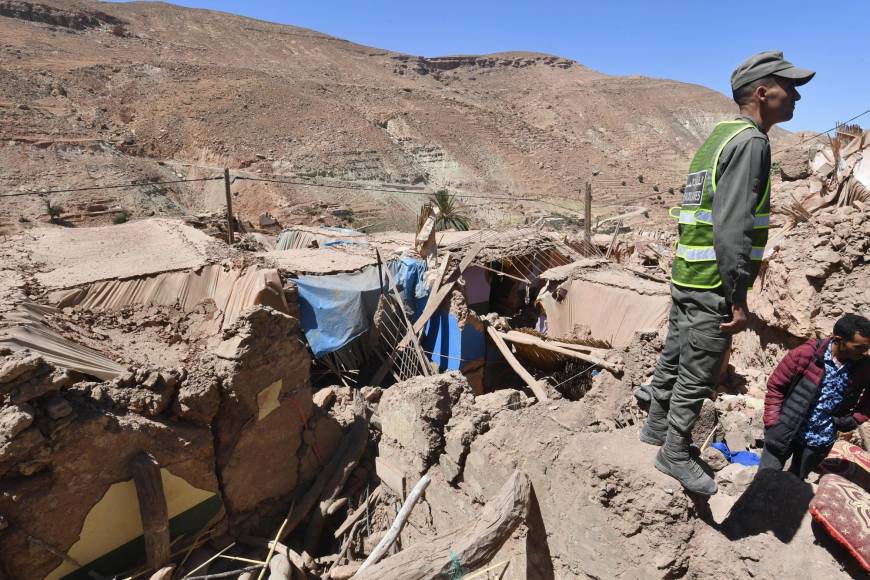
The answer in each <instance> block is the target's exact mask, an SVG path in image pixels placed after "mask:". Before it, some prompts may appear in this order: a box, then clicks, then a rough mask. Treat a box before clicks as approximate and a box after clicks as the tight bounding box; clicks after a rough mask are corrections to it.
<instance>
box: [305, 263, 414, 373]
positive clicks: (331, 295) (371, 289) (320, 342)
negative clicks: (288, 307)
mask: <svg viewBox="0 0 870 580" xmlns="http://www.w3.org/2000/svg"><path fill="white" fill-rule="evenodd" d="M383 267H384V268H385V269H389V271H390V274H391V275H392V277H393V279H394V280H395V281H396V286H397V287H398V290H399V293H400V294H401V295H402V299H403V301H404V302H405V304H406V310H407V311H409V312H411V313H413V312H414V310H415V308H416V307H417V304H418V302H419V300H420V299H421V298H425V297H426V295H427V292H428V291H427V290H426V288H425V287H424V286H423V282H422V280H423V274H424V273H425V272H426V263H425V262H424V261H422V260H415V259H413V258H402V259H400V260H392V261H389V262H386V263H385V264H384V265H383ZM383 278H384V279H383V290H384V291H387V290H388V287H387V286H388V277H387V275H386V273H384V276H383ZM295 282H296V286H297V287H298V288H299V318H300V324H301V325H302V330H303V332H305V338H306V339H307V340H308V345H309V346H310V347H311V351H312V352H313V353H314V356H315V357H321V356H323V355H325V354H328V353H330V352H335V351H337V350H338V349H340V348H342V347H343V346H345V345H347V344H348V343H350V342H351V341H352V340H354V339H355V338H357V337H358V336H360V335H362V334H363V333H365V332H366V331H367V330H368V329H369V327H370V326H371V323H372V319H373V318H374V314H375V310H377V307H378V298H379V297H380V295H381V291H382V289H381V285H382V282H381V280H379V277H378V267H377V266H369V267H367V268H365V269H363V270H360V271H359V272H350V273H341V274H330V275H326V276H300V277H299V278H297V279H296V280H295Z"/></svg>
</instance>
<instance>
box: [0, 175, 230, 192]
mask: <svg viewBox="0 0 870 580" xmlns="http://www.w3.org/2000/svg"><path fill="white" fill-rule="evenodd" d="M218 179H223V177H222V176H221V177H202V178H199V179H176V180H173V181H149V182H146V183H122V184H117V185H95V186H91V187H75V188H71V189H48V190H45V191H22V192H19V193H6V194H3V195H0V197H19V196H22V195H49V194H52V193H71V192H74V191H94V190H99V189H123V188H126V187H145V186H147V185H171V184H173V183H193V182H195V181H215V180H218Z"/></svg>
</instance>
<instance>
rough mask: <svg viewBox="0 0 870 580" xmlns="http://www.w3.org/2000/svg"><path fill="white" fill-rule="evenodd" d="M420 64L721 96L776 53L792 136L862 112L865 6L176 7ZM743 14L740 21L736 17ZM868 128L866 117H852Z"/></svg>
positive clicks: (679, 1)
mask: <svg viewBox="0 0 870 580" xmlns="http://www.w3.org/2000/svg"><path fill="white" fill-rule="evenodd" d="M174 3H175V4H180V5H183V6H191V7H197V8H208V9H212V10H220V11H223V12H232V13H235V14H242V15H245V16H250V17H252V18H258V19H262V20H268V21H271V22H279V23H283V24H292V25H295V26H302V27H305V28H311V29H314V30H317V31H319V32H323V33H326V34H330V35H332V36H336V37H339V38H344V39H347V40H351V41H353V42H357V43H359V44H364V45H368V46H373V47H378V48H384V49H389V50H394V51H398V52H405V53H410V54H414V55H422V56H443V55H450V54H484V53H491V52H502V51H511V50H524V51H536V52H545V53H550V54H555V55H558V56H563V57H568V58H572V59H574V60H576V61H578V62H579V63H581V64H584V65H586V66H589V67H591V68H593V69H596V70H598V71H601V72H603V73H606V74H611V75H645V76H652V77H661V78H670V79H675V80H679V81H684V82H691V83H697V84H700V85H704V86H707V87H710V88H712V89H715V90H717V91H720V92H722V93H724V94H726V95H730V86H729V76H730V75H731V71H732V70H733V69H734V68H735V67H736V65H737V64H739V63H740V62H741V61H743V60H744V59H745V58H747V57H748V56H750V55H752V54H753V53H755V52H759V51H761V50H771V49H778V50H782V51H784V52H785V56H786V58H787V59H789V60H790V61H792V62H793V63H795V64H796V65H798V66H801V67H805V68H810V69H813V70H815V71H817V74H816V77H815V79H813V81H812V82H810V83H809V84H808V85H806V86H805V87H803V88H802V90H801V93H802V95H803V99H802V101H801V102H800V103H798V106H797V110H796V112H795V118H794V119H793V120H792V121H791V122H789V123H788V124H786V125H784V126H783V127H784V128H786V129H789V130H791V131H800V130H813V131H823V130H826V129H828V128H829V127H831V126H832V125H833V124H834V122H835V121H844V120H846V119H848V118H849V117H851V116H853V115H856V114H858V113H860V112H862V111H864V110H866V109H870V74H868V67H870V42H868V36H867V30H868V27H870V2H868V1H867V0H852V1H847V0H840V1H838V0H829V1H828V2H818V1H815V2H810V1H808V0H793V1H777V0H767V1H759V2H751V3H750V2H743V3H740V2H728V1H720V2H708V1H700V0H695V1H689V0H631V1H628V0H625V1H619V0H611V1H610V2H607V1H606V0H599V1H597V2H590V1H583V0H576V1H573V2H572V1H569V0H562V1H552V0H538V1H536V2H531V1H529V2H519V1H515V0H501V1H495V0H466V1H456V0H426V1H424V2H419V1H414V0H405V1H403V2H398V1H386V0H355V1H353V0H346V1H340V2H339V1H331V0H318V1H314V0H306V1H299V0H295V1H294V0H284V1H281V0H245V1H242V0H181V1H178V2H174ZM741 6H742V7H743V10H744V11H743V12H742V13H741V12H738V11H737V10H738V9H739V7H741ZM858 122H860V123H862V124H863V125H864V126H865V127H867V126H870V114H867V115H865V116H864V117H862V118H861V119H859V121H858Z"/></svg>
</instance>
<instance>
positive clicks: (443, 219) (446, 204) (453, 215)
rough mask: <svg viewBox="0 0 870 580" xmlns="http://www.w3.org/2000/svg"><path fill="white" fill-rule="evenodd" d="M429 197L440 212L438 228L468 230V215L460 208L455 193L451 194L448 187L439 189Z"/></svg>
mask: <svg viewBox="0 0 870 580" xmlns="http://www.w3.org/2000/svg"><path fill="white" fill-rule="evenodd" d="M429 199H430V201H431V202H432V204H433V205H434V206H435V207H437V208H438V210H439V212H440V213H439V215H438V218H437V219H436V220H435V227H436V228H438V229H439V230H443V229H446V228H453V229H456V230H459V231H466V230H468V221H469V220H468V215H466V214H465V213H463V212H462V211H461V210H460V209H459V205H458V204H457V202H456V196H455V195H450V194H449V193H448V192H447V190H446V189H439V190H438V191H436V192H435V194H434V195H432V196H431V197H430V198H429Z"/></svg>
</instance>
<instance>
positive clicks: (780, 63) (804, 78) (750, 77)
mask: <svg viewBox="0 0 870 580" xmlns="http://www.w3.org/2000/svg"><path fill="white" fill-rule="evenodd" d="M815 74H816V73H815V71H811V70H808V69H805V68H798V67H796V66H795V65H793V64H792V63H790V62H789V61H787V60H785V57H783V56H782V52H780V51H777V50H766V51H764V52H759V53H758V54H755V55H752V56H751V57H749V58H748V59H746V61H745V62H743V64H741V65H740V66H738V67H737V69H736V70H735V71H734V72H733V73H731V90H732V91H736V90H737V89H739V88H740V87H742V86H745V85H748V84H749V83H752V82H755V81H757V80H758V79H762V78H764V77H766V76H771V75H773V76H777V77H781V78H785V79H791V80H793V81H794V84H795V86H800V85H803V84H806V83H808V82H810V79H812V78H813V76H815Z"/></svg>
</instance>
